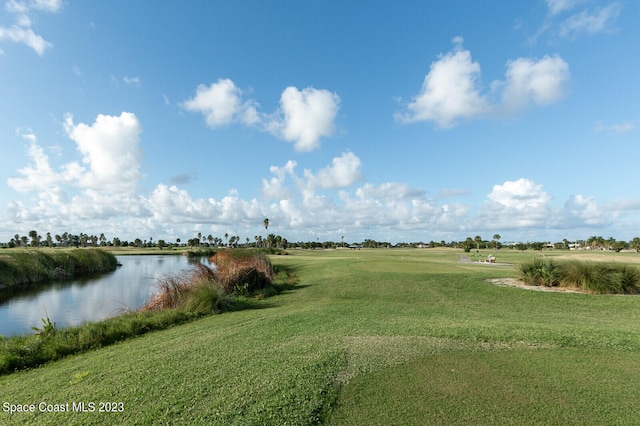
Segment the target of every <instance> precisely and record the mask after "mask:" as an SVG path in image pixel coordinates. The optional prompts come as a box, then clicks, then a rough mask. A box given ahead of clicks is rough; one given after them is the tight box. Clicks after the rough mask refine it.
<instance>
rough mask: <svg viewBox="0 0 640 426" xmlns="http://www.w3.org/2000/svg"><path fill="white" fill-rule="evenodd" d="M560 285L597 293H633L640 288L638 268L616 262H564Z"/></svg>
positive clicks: (639, 271)
mask: <svg viewBox="0 0 640 426" xmlns="http://www.w3.org/2000/svg"><path fill="white" fill-rule="evenodd" d="M561 271H562V272H561V276H562V278H561V285H562V286H564V287H574V288H579V289H582V290H584V291H588V292H591V293H599V294H621V293H635V292H637V291H638V290H640V270H638V268H636V267H635V266H631V265H625V264H616V263H595V262H579V261H572V262H566V263H564V264H563V265H562V267H561Z"/></svg>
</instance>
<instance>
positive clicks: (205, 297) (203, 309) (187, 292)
mask: <svg viewBox="0 0 640 426" xmlns="http://www.w3.org/2000/svg"><path fill="white" fill-rule="evenodd" d="M214 277H215V273H214V271H213V270H212V269H211V268H209V267H208V266H205V265H202V264H200V263H196V265H195V268H194V269H193V270H191V271H190V272H188V273H183V274H180V275H174V276H169V277H165V278H163V279H161V280H160V281H159V283H158V292H157V293H156V294H155V295H153V296H152V297H151V298H150V299H149V301H148V302H147V303H146V304H145V305H144V306H143V307H142V310H143V311H144V310H164V309H178V310H185V311H192V312H196V313H198V314H211V313H216V312H220V311H222V310H223V309H224V307H225V305H226V301H227V299H228V298H227V297H226V295H225V294H224V293H223V292H221V291H219V289H218V286H217V285H216V282H215V279H214Z"/></svg>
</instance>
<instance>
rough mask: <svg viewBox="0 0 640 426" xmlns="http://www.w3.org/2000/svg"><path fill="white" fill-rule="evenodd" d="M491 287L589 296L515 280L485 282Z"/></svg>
mask: <svg viewBox="0 0 640 426" xmlns="http://www.w3.org/2000/svg"><path fill="white" fill-rule="evenodd" d="M486 281H487V282H490V283H491V284H493V285H499V286H503V287H518V288H522V289H524V290H533V291H547V292H554V293H581V294H589V293H587V292H585V291H580V290H577V289H572V288H566V287H545V286H537V285H526V284H525V283H524V281H520V280H518V279H515V278H492V279H489V280H486Z"/></svg>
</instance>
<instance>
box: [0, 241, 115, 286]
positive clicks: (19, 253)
mask: <svg viewBox="0 0 640 426" xmlns="http://www.w3.org/2000/svg"><path fill="white" fill-rule="evenodd" d="M117 263H118V262H117V260H116V257H115V256H114V255H113V254H111V253H109V252H107V251H104V250H100V249H72V250H47V249H42V250H15V251H12V252H9V253H6V254H3V255H1V256H0V288H2V287H11V286H18V285H28V284H33V283H37V282H42V281H48V280H57V279H65V278H70V277H75V276H82V275H87V274H93V273H98V272H107V271H112V270H114V269H116V267H117Z"/></svg>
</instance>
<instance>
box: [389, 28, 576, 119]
mask: <svg viewBox="0 0 640 426" xmlns="http://www.w3.org/2000/svg"><path fill="white" fill-rule="evenodd" d="M454 43H455V47H454V49H453V50H452V51H451V52H449V53H447V54H445V55H441V56H440V58H439V59H438V60H437V61H435V62H433V63H432V64H431V68H430V70H429V73H428V74H427V75H426V76H425V78H424V82H423V84H422V88H421V90H420V93H419V94H418V95H417V96H415V97H414V98H413V101H412V102H410V103H409V104H408V105H407V107H406V111H405V112H399V113H396V114H395V118H396V120H398V121H400V122H403V123H412V122H419V121H433V122H435V123H436V124H437V125H438V126H439V127H441V128H450V127H452V126H454V125H455V124H456V122H457V121H458V120H460V119H471V118H477V117H492V116H497V115H504V114H507V115H509V114H514V113H517V112H518V111H520V110H521V109H523V108H524V107H526V106H528V105H530V104H537V105H547V104H550V103H553V102H555V101H557V100H558V99H560V98H562V96H563V95H564V92H565V88H566V85H567V82H568V80H569V75H570V74H569V65H568V64H567V63H566V62H565V61H564V60H563V59H562V58H561V57H560V56H557V55H556V56H545V57H544V58H542V59H540V60H535V59H532V58H517V59H515V60H511V61H509V62H507V70H506V72H505V79H504V80H502V81H494V82H492V83H491V85H490V86H491V90H490V91H489V92H486V91H485V92H483V91H482V90H481V89H482V83H481V81H480V64H479V63H477V62H474V61H473V60H472V58H471V53H470V52H469V51H468V50H464V49H463V48H462V38H460V37H456V38H455V39H454ZM490 99H499V101H494V102H491V101H490Z"/></svg>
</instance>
